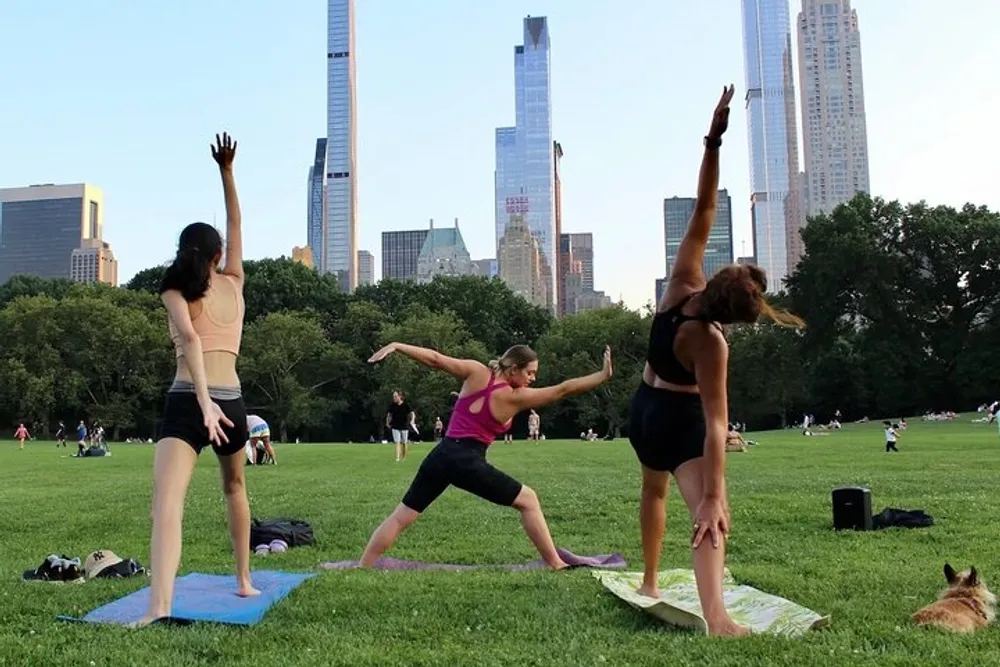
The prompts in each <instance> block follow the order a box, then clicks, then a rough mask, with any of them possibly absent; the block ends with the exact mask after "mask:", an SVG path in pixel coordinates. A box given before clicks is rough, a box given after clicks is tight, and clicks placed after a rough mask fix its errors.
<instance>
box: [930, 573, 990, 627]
mask: <svg viewBox="0 0 1000 667" xmlns="http://www.w3.org/2000/svg"><path fill="white" fill-rule="evenodd" d="M944 578H945V579H947V580H948V588H946V589H944V590H943V591H941V595H940V596H939V598H938V600H937V601H936V602H933V603H931V604H929V605H927V606H926V607H924V608H923V609H921V610H920V611H918V612H916V613H915V614H913V616H912V618H913V620H914V621H916V623H917V625H932V626H934V627H938V628H941V629H942V630H950V631H952V632H975V631H976V630H979V629H980V628H985V627H986V626H987V625H989V624H990V623H992V622H993V619H994V618H995V617H996V602H997V599H996V596H995V595H993V593H991V592H990V591H989V589H988V588H986V583H985V582H983V580H982V579H980V578H979V575H978V574H977V573H976V568H974V567H973V568H970V569H969V571H968V572H962V573H961V574H957V573H956V572H955V570H954V569H952V567H951V565H949V564H948V563H945V564H944Z"/></svg>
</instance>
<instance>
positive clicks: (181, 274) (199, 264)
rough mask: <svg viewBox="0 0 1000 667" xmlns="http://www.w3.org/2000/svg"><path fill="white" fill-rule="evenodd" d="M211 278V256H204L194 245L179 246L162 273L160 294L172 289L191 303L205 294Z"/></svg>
mask: <svg viewBox="0 0 1000 667" xmlns="http://www.w3.org/2000/svg"><path fill="white" fill-rule="evenodd" d="M211 278H212V258H209V257H205V256H204V255H203V254H202V253H201V252H200V251H199V250H198V248H195V247H188V248H181V249H180V250H178V251H177V256H176V257H174V261H173V262H172V263H171V264H170V266H168V267H167V270H166V272H164V274H163V281H162V282H161V283H160V294H163V293H164V292H166V291H167V290H171V289H174V290H177V291H178V292H180V293H181V294H182V295H183V296H184V300H185V301H187V302H188V303H191V302H192V301H197V300H198V299H200V298H202V297H203V296H205V292H207V291H208V285H209V282H210V281H211Z"/></svg>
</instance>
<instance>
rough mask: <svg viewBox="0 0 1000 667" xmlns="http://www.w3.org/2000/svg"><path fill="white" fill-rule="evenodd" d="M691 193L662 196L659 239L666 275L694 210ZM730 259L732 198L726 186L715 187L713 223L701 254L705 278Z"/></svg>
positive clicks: (731, 259)
mask: <svg viewBox="0 0 1000 667" xmlns="http://www.w3.org/2000/svg"><path fill="white" fill-rule="evenodd" d="M696 201H697V200H696V199H695V198H694V197H671V198H670V199H664V200H663V239H664V245H665V247H664V251H665V257H666V264H667V273H666V275H667V278H668V279H669V278H670V272H671V271H672V270H673V261H674V257H676V256H677V248H678V247H680V245H681V239H683V238H684V232H686V231H687V227H688V222H689V221H690V220H691V214H692V213H694V205H695V202H696ZM732 263H733V199H732V197H730V196H729V191H728V190H719V193H718V203H717V204H716V208H715V223H714V224H713V225H712V232H711V233H710V234H709V235H708V245H707V246H705V258H704V259H703V260H702V264H701V268H702V272H703V273H704V274H705V277H706V278H709V277H711V276H712V275H713V274H714V273H715V272H716V271H718V270H719V269H721V268H722V267H723V266H726V265H727V264H732Z"/></svg>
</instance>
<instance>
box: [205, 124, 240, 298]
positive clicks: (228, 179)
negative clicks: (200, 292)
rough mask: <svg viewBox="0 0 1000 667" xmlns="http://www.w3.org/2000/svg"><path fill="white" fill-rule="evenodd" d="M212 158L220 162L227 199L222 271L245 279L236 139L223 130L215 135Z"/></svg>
mask: <svg viewBox="0 0 1000 667" xmlns="http://www.w3.org/2000/svg"><path fill="white" fill-rule="evenodd" d="M212 158H214V159H215V161H216V162H217V163H218V164H219V173H220V174H221V175H222V194H223V196H224V197H225V200H226V265H225V266H224V267H223V269H222V272H223V273H225V274H227V275H230V276H233V277H234V278H238V279H239V280H243V230H242V226H243V225H242V217H241V215H240V199H239V197H238V196H237V195H236V178H235V177H234V176H233V160H234V159H235V158H236V140H235V139H233V138H232V137H230V136H229V135H228V134H227V133H225V132H223V133H222V137H219V135H215V145H214V146H212Z"/></svg>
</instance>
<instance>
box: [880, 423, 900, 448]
mask: <svg viewBox="0 0 1000 667" xmlns="http://www.w3.org/2000/svg"><path fill="white" fill-rule="evenodd" d="M882 426H884V427H885V451H886V452H887V453H888V452H898V451H899V450H898V449H896V441H897V440H898V439H899V432H898V431H897V430H896V429H895V428H894V427H893V425H892V422H889V421H884V422H882Z"/></svg>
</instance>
